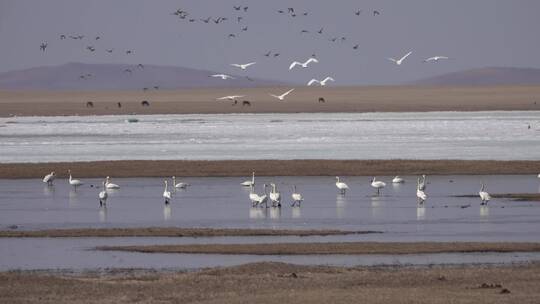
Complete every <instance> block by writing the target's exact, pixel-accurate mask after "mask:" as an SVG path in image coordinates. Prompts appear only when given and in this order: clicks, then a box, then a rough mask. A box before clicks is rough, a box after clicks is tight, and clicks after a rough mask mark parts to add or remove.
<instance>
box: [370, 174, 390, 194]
mask: <svg viewBox="0 0 540 304" xmlns="http://www.w3.org/2000/svg"><path fill="white" fill-rule="evenodd" d="M375 179H376V177H374V178H373V179H372V180H371V187H373V188H375V189H377V195H379V194H380V191H381V189H382V188H384V187H386V183H385V182H382V181H378V180H375Z"/></svg>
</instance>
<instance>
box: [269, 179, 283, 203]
mask: <svg viewBox="0 0 540 304" xmlns="http://www.w3.org/2000/svg"><path fill="white" fill-rule="evenodd" d="M270 186H271V187H272V191H270V200H271V201H272V207H281V193H279V192H278V191H277V187H276V184H274V183H271V184H270Z"/></svg>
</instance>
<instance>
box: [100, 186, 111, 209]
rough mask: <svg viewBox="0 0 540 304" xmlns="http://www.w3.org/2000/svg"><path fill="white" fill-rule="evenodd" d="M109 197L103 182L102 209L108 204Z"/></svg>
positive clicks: (101, 193)
mask: <svg viewBox="0 0 540 304" xmlns="http://www.w3.org/2000/svg"><path fill="white" fill-rule="evenodd" d="M108 196H109V195H108V194H107V189H106V188H105V182H103V190H101V192H99V195H98V197H99V206H100V207H103V206H104V205H106V204H107V197H108Z"/></svg>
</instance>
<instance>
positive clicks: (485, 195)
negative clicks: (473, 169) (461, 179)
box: [478, 182, 491, 205]
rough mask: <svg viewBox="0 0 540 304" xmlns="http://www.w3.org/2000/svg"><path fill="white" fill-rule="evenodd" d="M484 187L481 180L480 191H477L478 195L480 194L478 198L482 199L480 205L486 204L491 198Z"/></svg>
mask: <svg viewBox="0 0 540 304" xmlns="http://www.w3.org/2000/svg"><path fill="white" fill-rule="evenodd" d="M485 189H486V185H484V183H483V182H482V188H480V191H479V192H478V195H479V196H480V199H481V200H482V203H480V205H487V203H488V202H489V200H490V199H491V196H490V195H489V193H487V191H486V190H485Z"/></svg>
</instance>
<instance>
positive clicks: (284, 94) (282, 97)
mask: <svg viewBox="0 0 540 304" xmlns="http://www.w3.org/2000/svg"><path fill="white" fill-rule="evenodd" d="M292 91H294V89H290V90H288V91H287V92H285V93H283V94H281V95H274V94H269V95H270V96H272V97H275V98H277V99H279V100H284V99H285V96H287V95H289V93H290V92H292Z"/></svg>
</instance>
